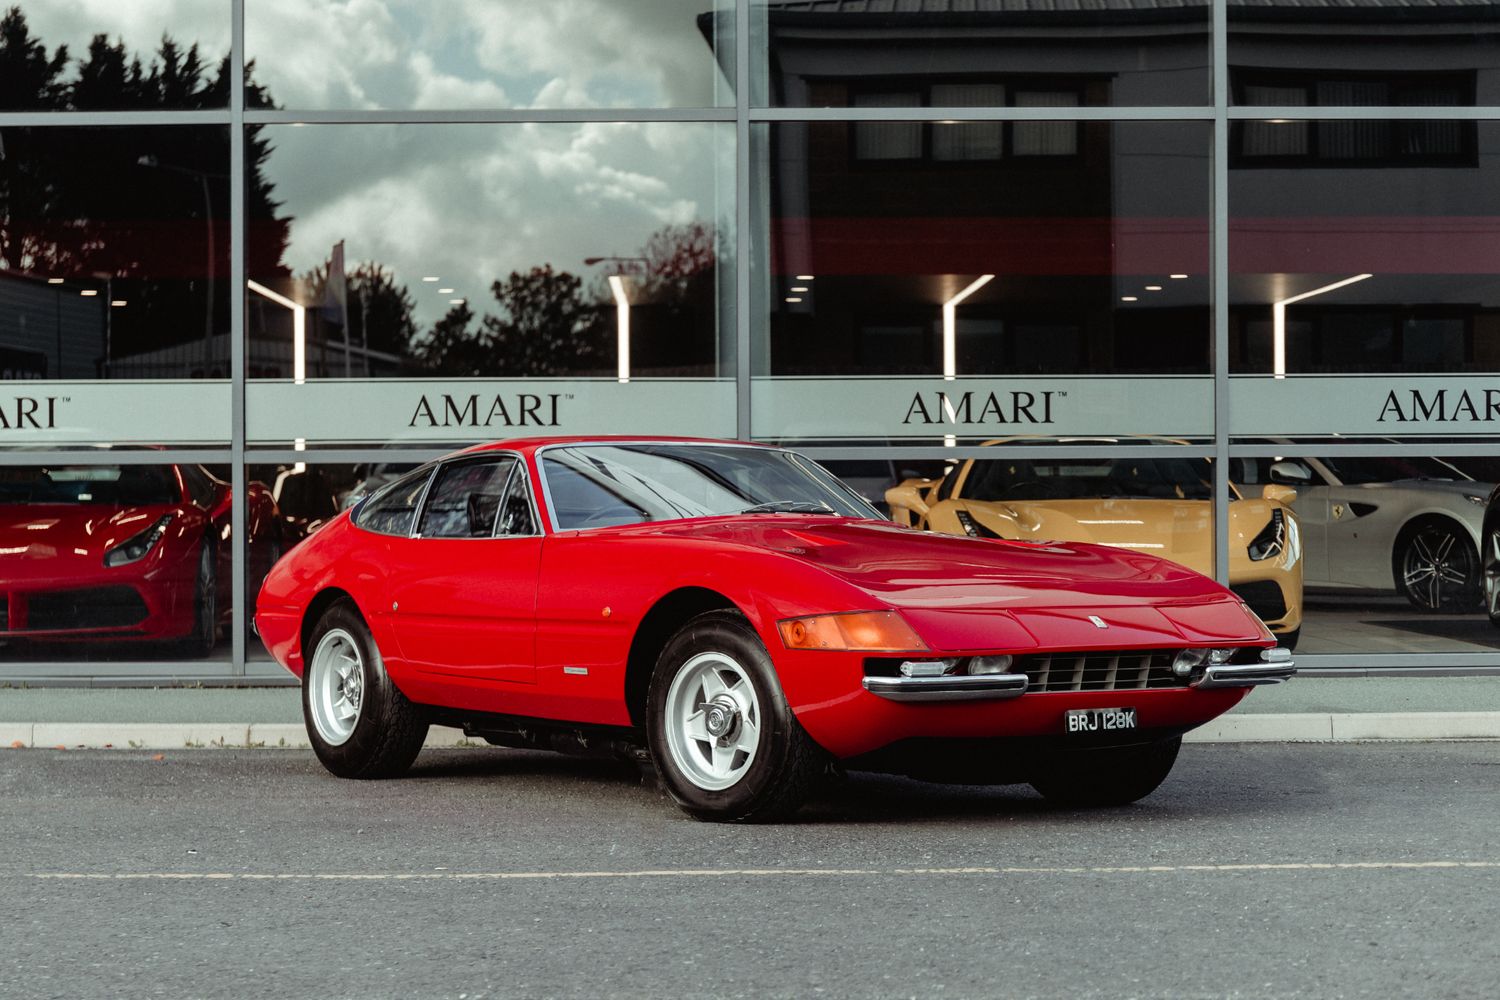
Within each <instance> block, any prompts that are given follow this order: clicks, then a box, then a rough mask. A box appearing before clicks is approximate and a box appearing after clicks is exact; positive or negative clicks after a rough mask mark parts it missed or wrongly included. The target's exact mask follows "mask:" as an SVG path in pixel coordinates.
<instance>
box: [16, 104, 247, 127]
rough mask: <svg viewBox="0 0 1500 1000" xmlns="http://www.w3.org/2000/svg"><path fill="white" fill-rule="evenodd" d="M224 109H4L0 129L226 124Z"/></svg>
mask: <svg viewBox="0 0 1500 1000" xmlns="http://www.w3.org/2000/svg"><path fill="white" fill-rule="evenodd" d="M232 120H233V115H232V114H231V112H230V110H229V109H228V108H225V109H223V110H222V111H220V110H212V111H4V112H0V128H68V127H72V128H96V127H98V126H101V125H228V124H229V123H230V121H232Z"/></svg>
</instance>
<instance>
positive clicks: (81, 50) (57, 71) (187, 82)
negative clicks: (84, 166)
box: [0, 0, 229, 111]
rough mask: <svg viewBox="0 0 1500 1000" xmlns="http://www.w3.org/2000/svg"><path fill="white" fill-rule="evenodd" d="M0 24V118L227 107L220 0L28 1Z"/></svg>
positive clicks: (224, 14) (225, 31) (225, 13)
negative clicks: (0, 112) (10, 113)
mask: <svg viewBox="0 0 1500 1000" xmlns="http://www.w3.org/2000/svg"><path fill="white" fill-rule="evenodd" d="M3 10H4V13H3V15H0V36H3V38H4V42H3V44H0V109H4V110H17V111H31V110H54V111H61V110H72V111H116V110H167V109H178V108H182V109H198V108H222V107H224V106H225V105H227V104H228V103H229V77H228V72H229V63H228V56H229V4H228V3H227V2H225V0H130V2H129V3H94V2H90V0H28V2H25V3H19V4H13V3H8V4H6V5H5V7H4V9H3Z"/></svg>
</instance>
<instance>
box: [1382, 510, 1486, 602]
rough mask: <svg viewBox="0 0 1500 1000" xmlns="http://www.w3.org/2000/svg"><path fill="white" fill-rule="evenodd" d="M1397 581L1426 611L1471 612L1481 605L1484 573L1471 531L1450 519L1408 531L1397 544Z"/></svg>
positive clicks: (1404, 591) (1432, 521) (1426, 523)
mask: <svg viewBox="0 0 1500 1000" xmlns="http://www.w3.org/2000/svg"><path fill="white" fill-rule="evenodd" d="M1396 571H1397V582H1398V583H1399V584H1400V586H1401V592H1402V593H1403V594H1405V595H1406V599H1407V600H1409V601H1410V602H1411V603H1412V604H1413V605H1414V606H1415V607H1418V608H1421V609H1422V610H1423V611H1470V610H1473V609H1474V608H1476V607H1477V606H1478V605H1479V602H1480V594H1481V591H1482V587H1481V582H1482V577H1483V574H1482V572H1481V570H1480V566H1479V553H1477V552H1475V551H1474V543H1473V542H1471V541H1470V540H1469V536H1468V532H1466V531H1465V530H1464V529H1463V528H1462V527H1460V526H1459V525H1457V524H1455V523H1453V522H1452V521H1448V520H1430V521H1425V522H1422V523H1419V524H1417V525H1414V526H1413V527H1411V528H1408V529H1407V530H1406V531H1404V532H1403V533H1402V535H1401V538H1400V540H1399V541H1398V542H1397V543H1396Z"/></svg>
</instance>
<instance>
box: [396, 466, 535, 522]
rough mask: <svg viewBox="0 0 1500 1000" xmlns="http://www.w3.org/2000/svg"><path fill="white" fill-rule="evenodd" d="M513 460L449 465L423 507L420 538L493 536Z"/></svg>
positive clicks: (440, 470) (512, 467)
mask: <svg viewBox="0 0 1500 1000" xmlns="http://www.w3.org/2000/svg"><path fill="white" fill-rule="evenodd" d="M515 465H516V460H515V459H514V458H512V457H510V456H506V457H503V458H490V459H478V460H468V461H458V462H449V463H448V464H446V465H443V466H440V467H439V468H438V474H437V479H435V480H434V481H433V483H432V489H431V490H430V491H428V494H427V503H426V504H425V505H424V506H423V507H422V523H421V526H420V527H419V528H418V529H417V534H418V535H420V536H422V537H423V538H489V537H491V536H492V535H494V533H495V522H496V521H497V520H498V519H499V515H500V506H501V501H502V500H503V499H504V496H505V488H506V482H507V480H508V479H509V478H510V474H511V470H512V469H514V468H515Z"/></svg>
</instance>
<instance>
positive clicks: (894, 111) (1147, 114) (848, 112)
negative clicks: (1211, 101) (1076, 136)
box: [750, 105, 1216, 122]
mask: <svg viewBox="0 0 1500 1000" xmlns="http://www.w3.org/2000/svg"><path fill="white" fill-rule="evenodd" d="M1215 115H1216V112H1215V109H1214V108H1211V107H1208V106H1207V105H1205V106H1203V107H1171V108H1111V107H1066V108H1017V107H1003V108H999V107H990V108H969V107H965V108H932V107H910V108H885V107H882V108H756V109H754V110H753V111H752V112H751V113H750V118H751V120H752V121H757V122H849V121H873V122H881V121H902V122H910V121H925V122H941V121H953V120H959V121H1048V122H1050V121H1081V122H1091V121H1102V122H1116V121H1213V120H1214V119H1215Z"/></svg>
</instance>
